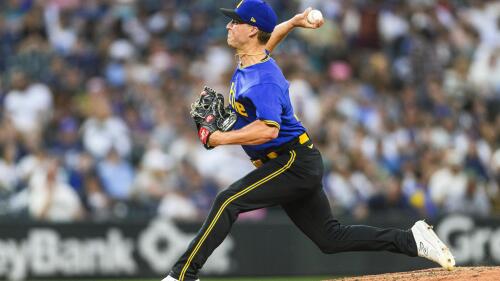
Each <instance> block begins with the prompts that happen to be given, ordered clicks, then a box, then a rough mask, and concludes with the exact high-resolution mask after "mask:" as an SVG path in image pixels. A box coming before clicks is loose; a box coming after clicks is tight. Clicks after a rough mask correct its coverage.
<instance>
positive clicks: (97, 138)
mask: <svg viewBox="0 0 500 281" xmlns="http://www.w3.org/2000/svg"><path fill="white" fill-rule="evenodd" d="M91 110H92V113H91V116H90V117H89V118H87V120H86V121H85V122H84V124H83V125H82V128H81V129H82V134H83V146H84V148H85V150H87V151H88V152H90V154H91V155H92V156H93V157H95V158H98V159H103V158H104V157H106V155H107V154H108V153H109V151H110V150H111V149H112V148H114V149H116V152H117V153H118V154H119V155H120V157H126V156H127V155H128V154H129V153H130V150H131V140H130V135H129V130H128V128H127V125H126V124H125V122H123V120H122V119H121V118H119V117H117V116H113V114H112V112H111V106H110V104H109V101H108V99H107V98H105V97H103V96H101V95H94V96H92V97H91Z"/></svg>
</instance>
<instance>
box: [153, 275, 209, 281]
mask: <svg viewBox="0 0 500 281" xmlns="http://www.w3.org/2000/svg"><path fill="white" fill-rule="evenodd" d="M161 281H179V280H177V279H175V278H174V277H172V276H170V275H169V276H167V277H165V278H163V279H162V280H161ZM196 281H200V279H196Z"/></svg>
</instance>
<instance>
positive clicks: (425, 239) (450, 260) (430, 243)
mask: <svg viewBox="0 0 500 281" xmlns="http://www.w3.org/2000/svg"><path fill="white" fill-rule="evenodd" d="M411 232H412V233H413V238H415V242H416V243H417V250H418V256H419V257H423V258H426V259H429V260H431V261H434V262H437V263H439V264H440V265H441V266H442V267H444V268H446V269H448V270H452V269H453V267H454V266H455V258H454V257H453V255H452V254H451V252H450V249H448V247H447V246H446V245H445V244H444V243H443V241H441V240H440V239H439V237H438V236H437V235H436V233H435V232H434V230H432V226H430V225H428V224H427V223H426V222H425V221H423V220H421V221H417V222H416V223H415V224H414V225H413V227H412V228H411Z"/></svg>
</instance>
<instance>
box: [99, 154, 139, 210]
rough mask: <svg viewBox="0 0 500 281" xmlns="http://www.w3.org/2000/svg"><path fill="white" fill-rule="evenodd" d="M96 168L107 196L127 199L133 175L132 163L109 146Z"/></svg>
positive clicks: (120, 199) (122, 199)
mask: <svg viewBox="0 0 500 281" xmlns="http://www.w3.org/2000/svg"><path fill="white" fill-rule="evenodd" d="M96 168H97V174H98V176H99V179H100V180H101V182H102V186H103V189H104V192H105V193H106V194H107V196H108V197H109V198H110V199H112V200H114V201H126V200H128V198H129V196H130V193H131V189H132V184H133V181H134V176H135V174H134V170H133V168H132V165H130V163H129V162H128V161H126V160H125V159H123V158H122V157H121V156H120V155H119V153H118V151H116V150H115V149H113V148H111V150H110V151H109V152H108V155H107V156H106V158H105V159H103V160H102V161H100V162H99V163H98V164H97V167H96Z"/></svg>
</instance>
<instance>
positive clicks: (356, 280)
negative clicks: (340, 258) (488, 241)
mask: <svg viewBox="0 0 500 281" xmlns="http://www.w3.org/2000/svg"><path fill="white" fill-rule="evenodd" d="M338 280H343V281H397V280H405V281H414V280H417V281H452V280H453V281H469V280H479V281H496V280H500V267H498V266H495V267H456V268H455V269H453V270H451V271H448V270H446V269H442V268H431V269H424V270H417V271H408V272H398V273H388V274H377V275H366V276H357V277H349V278H340V279H335V280H326V281H338Z"/></svg>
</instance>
